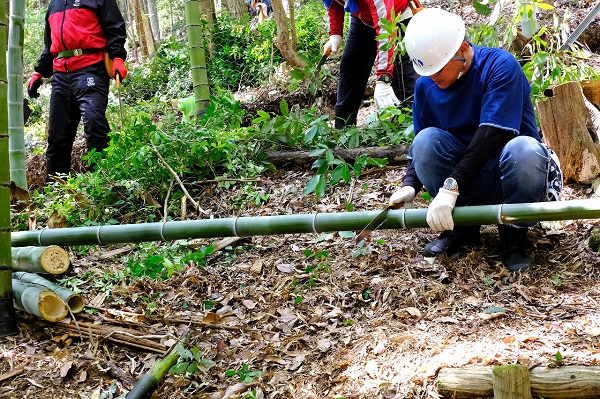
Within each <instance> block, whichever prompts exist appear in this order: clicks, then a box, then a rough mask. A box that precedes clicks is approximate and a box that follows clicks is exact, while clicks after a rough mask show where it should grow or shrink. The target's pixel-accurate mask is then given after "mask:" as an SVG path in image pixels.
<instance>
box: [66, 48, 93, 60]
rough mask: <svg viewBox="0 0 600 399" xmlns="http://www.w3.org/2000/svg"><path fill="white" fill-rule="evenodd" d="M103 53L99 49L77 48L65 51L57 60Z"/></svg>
mask: <svg viewBox="0 0 600 399" xmlns="http://www.w3.org/2000/svg"><path fill="white" fill-rule="evenodd" d="M101 51H103V50H102V49H99V48H76V49H74V50H64V51H61V52H59V53H58V54H57V55H56V58H68V57H79V56H80V55H84V54H94V53H99V52H101Z"/></svg>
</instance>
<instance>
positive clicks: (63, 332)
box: [0, 1, 600, 399]
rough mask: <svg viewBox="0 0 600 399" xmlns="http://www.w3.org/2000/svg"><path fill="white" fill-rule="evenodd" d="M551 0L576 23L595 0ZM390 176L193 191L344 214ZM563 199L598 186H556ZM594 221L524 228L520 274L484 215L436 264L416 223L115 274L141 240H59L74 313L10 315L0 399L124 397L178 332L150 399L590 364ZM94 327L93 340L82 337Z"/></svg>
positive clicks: (367, 200)
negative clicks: (181, 266)
mask: <svg viewBox="0 0 600 399" xmlns="http://www.w3.org/2000/svg"><path fill="white" fill-rule="evenodd" d="M424 3H425V4H432V3H435V2H424ZM443 3H444V4H446V3H447V2H443ZM454 3H458V4H462V3H470V2H454ZM554 4H555V6H557V5H559V6H564V7H566V8H569V9H572V10H575V11H578V12H579V14H580V16H579V17H577V18H578V19H577V20H581V19H583V16H585V14H586V11H589V10H590V8H591V7H592V6H593V4H592V2H589V1H581V2H569V1H563V2H561V1H554ZM584 6H585V7H584ZM465 7H467V6H465ZM574 21H575V18H574ZM594 24H597V22H594ZM574 25H576V24H575V23H574ZM266 93H268V92H266ZM277 103H278V101H277ZM369 112H370V111H369V108H368V107H366V108H365V109H364V110H362V111H361V115H362V117H364V115H366V114H368V113H369ZM78 151H83V150H78ZM77 159H78V157H77V156H76V157H75V165H79V164H77V162H78V161H77ZM43 167H44V166H43V157H41V156H37V157H33V158H31V159H30V160H29V169H30V182H32V178H33V179H35V178H36V177H35V176H38V177H37V179H38V181H39V179H40V177H39V176H43V172H42V171H43ZM404 172H405V167H404V166H403V165H400V166H391V167H386V168H381V169H375V170H372V171H369V172H368V173H366V174H364V175H363V176H362V177H361V178H360V179H359V180H357V181H355V182H354V183H352V184H349V185H346V186H343V187H339V188H335V189H331V190H329V191H328V192H327V195H326V196H325V197H324V198H322V199H320V200H317V199H315V198H314V197H312V196H302V194H301V193H302V188H303V186H304V184H305V182H306V181H307V180H308V179H309V178H310V177H311V176H312V173H311V172H310V171H305V170H278V171H276V172H274V173H272V174H270V175H267V176H264V177H262V178H261V179H260V180H259V181H257V182H256V189H257V190H258V192H260V193H263V194H269V201H268V203H267V204H266V205H263V206H255V205H245V206H243V207H242V208H239V209H238V208H235V207H232V205H231V204H232V202H234V198H236V197H237V196H239V195H241V194H243V193H244V192H245V191H244V189H243V187H241V186H240V185H239V184H238V185H235V186H233V187H231V188H229V189H228V190H225V189H222V188H218V187H217V186H213V187H210V189H209V190H207V194H206V195H205V196H204V197H203V198H202V199H198V200H199V201H201V203H200V206H201V207H202V208H203V209H204V210H206V211H209V212H210V214H211V215H212V216H214V217H232V216H266V215H277V214H291V213H314V212H345V211H346V210H345V206H344V204H345V202H346V201H348V202H352V203H353V204H354V205H355V210H357V211H363V210H373V209H377V208H383V207H384V206H385V205H386V203H387V200H388V198H389V195H390V194H391V193H392V192H393V191H394V189H395V188H396V187H397V186H398V185H399V184H400V182H401V180H402V177H403V175H404ZM34 184H35V183H34ZM564 199H565V200H570V199H596V200H598V201H600V193H598V192H594V190H592V188H591V187H589V186H583V185H567V186H566V187H565V191H564ZM416 205H417V206H418V207H426V206H427V205H426V203H425V202H424V201H423V200H418V201H417V204H416ZM597 225H598V221H597V220H576V221H566V222H553V223H541V224H538V225H537V226H535V227H534V228H532V229H531V231H530V232H529V238H530V248H529V249H530V251H531V254H532V256H533V259H534V261H535V267H533V268H532V269H530V270H528V271H526V272H524V273H521V274H509V273H508V272H507V271H506V270H505V268H504V267H503V266H502V263H501V261H500V256H499V240H498V235H497V229H496V226H483V227H482V233H483V234H482V242H481V245H480V246H479V247H477V248H472V249H466V250H463V251H461V252H460V253H459V254H457V255H454V256H451V257H446V256H442V257H438V258H436V259H427V258H424V257H423V256H422V254H421V250H422V247H423V246H424V245H425V244H426V243H427V242H429V241H430V240H432V239H433V238H434V237H435V236H436V234H435V233H434V232H432V231H431V230H429V229H411V230H378V231H375V232H374V233H373V235H372V237H371V238H370V239H369V242H368V244H367V246H365V247H363V248H362V249H360V248H357V247H356V245H355V244H354V240H353V239H352V238H347V237H346V236H345V235H344V234H341V235H340V234H338V233H335V234H322V235H320V234H302V235H301V234H294V235H279V236H257V237H250V238H242V239H239V240H237V241H235V242H233V243H230V245H228V246H226V247H225V248H223V249H221V250H220V251H219V252H217V253H215V254H213V255H210V256H208V258H207V259H206V267H205V268H202V267H197V266H190V267H188V268H186V269H185V270H183V271H181V272H178V273H175V274H174V275H173V276H171V277H170V278H168V279H166V280H161V279H158V280H153V279H149V278H148V279H142V280H136V281H134V282H132V281H129V280H128V279H126V278H122V277H121V278H120V277H118V276H119V275H120V274H119V273H120V272H122V271H123V270H124V268H125V267H126V263H127V261H128V259H130V258H131V257H132V256H133V255H135V253H136V252H137V251H140V250H141V246H138V245H121V246H107V247H92V248H70V249H69V250H70V256H71V259H72V264H73V267H72V270H71V271H70V272H69V273H68V274H67V276H65V277H68V278H69V279H70V282H71V283H72V284H75V285H76V286H77V288H78V289H79V290H81V291H82V294H83V295H84V297H85V298H86V301H87V307H86V310H85V311H84V312H83V313H80V314H78V315H76V316H75V317H74V318H69V319H70V321H68V322H65V323H68V324H69V325H70V326H74V328H72V329H70V330H68V329H67V328H66V327H64V326H62V324H61V323H57V324H52V325H49V324H46V323H42V322H40V321H39V320H36V319H35V318H34V317H31V316H28V315H27V314H25V313H22V312H18V318H19V329H20V333H19V334H18V335H17V336H14V337H9V338H6V339H4V340H3V341H2V342H0V351H1V353H2V356H1V358H0V398H6V399H17V398H18V399H21V398H40V399H41V398H43V399H45V398H53V399H75V398H82V399H88V398H89V399H101V398H102V399H113V398H117V397H124V394H125V393H126V392H128V391H129V390H130V389H131V388H132V387H133V385H134V384H135V382H136V381H137V380H138V379H139V378H140V376H141V375H143V374H144V373H147V372H148V371H149V369H150V368H151V367H152V366H153V364H154V363H155V361H157V360H159V359H160V358H161V357H162V356H163V355H164V353H165V351H167V350H168V349H169V348H171V347H172V346H173V345H174V343H176V342H177V340H178V339H181V338H182V337H183V336H185V335H186V334H187V332H190V333H189V334H188V335H187V336H188V340H187V342H186V347H187V348H188V349H190V350H191V349H192V348H197V352H196V353H195V355H196V360H195V362H196V363H197V364H198V366H199V369H200V370H199V371H198V372H196V373H194V374H191V375H183V374H169V375H167V377H166V378H165V379H164V381H163V382H161V384H160V385H159V387H158V389H157V391H156V397H158V398H170V399H179V398H204V399H223V398H252V397H254V398H302V399H312V398H315V399H321V398H348V399H349V398H356V399H359V398H360V399H366V398H369V399H375V398H382V399H384V398H385V399H388V398H438V397H439V394H438V391H437V383H438V378H439V372H440V370H442V369H445V368H459V367H473V366H492V365H505V364H514V363H519V364H524V365H526V366H528V367H530V368H531V369H535V368H539V367H544V366H550V367H560V366H571V365H578V366H597V363H598V361H600V304H599V302H600V286H599V285H598V279H599V277H600V255H599V254H598V252H597V251H593V250H591V249H590V248H589V247H588V235H589V232H590V230H591V229H592V228H593V227H594V226H597ZM220 241H221V239H214V240H195V241H190V242H187V243H181V242H180V243H169V244H168V245H188V246H190V247H194V248H197V247H198V246H199V245H208V244H216V243H219V242H220ZM311 254H312V256H311ZM98 326H102V327H104V328H105V329H106V330H105V331H104V333H103V335H102V336H98V335H94V336H92V337H89V336H87V335H86V332H87V331H89V330H90V329H91V328H92V327H98ZM133 337H136V339H135V340H133V342H134V343H136V342H137V343H138V344H137V346H134V344H132V339H131V338H133ZM139 342H144V343H145V345H139ZM140 346H142V347H140ZM19 370H21V371H20V372H17V373H16V375H14V376H10V375H9V373H10V372H11V371H19ZM228 371H229V372H228ZM244 377H246V380H245V381H243V380H244ZM248 379H250V381H248ZM595 386H596V387H598V385H597V384H596V385H595ZM596 389H598V388H596ZM590 395H591V396H589V397H598V395H597V394H590Z"/></svg>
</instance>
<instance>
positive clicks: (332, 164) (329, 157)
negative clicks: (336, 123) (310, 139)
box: [302, 149, 387, 198]
mask: <svg viewBox="0 0 600 399" xmlns="http://www.w3.org/2000/svg"><path fill="white" fill-rule="evenodd" d="M321 154H322V156H321V157H319V158H318V159H317V160H316V161H315V162H314V163H313V165H312V168H313V169H316V174H315V176H313V177H312V178H311V179H310V180H309V181H308V182H307V183H306V186H305V187H304V190H303V191H302V194H304V195H308V194H310V193H313V192H314V193H315V195H316V196H317V198H321V197H323V196H324V195H325V190H326V188H327V185H330V186H335V185H337V184H338V183H340V182H341V181H342V180H343V181H344V183H348V182H349V181H350V180H351V179H352V176H353V175H354V178H358V177H360V174H361V173H362V170H363V169H364V168H365V167H366V166H367V165H372V166H376V167H382V166H385V165H386V164H387V159H382V158H372V157H369V156H367V155H361V156H359V157H357V158H356V159H355V161H354V165H352V166H350V164H348V163H347V162H346V161H345V160H344V159H343V158H342V157H340V156H337V157H336V156H334V155H333V152H332V151H331V150H330V149H319V150H316V151H313V152H312V153H311V154H310V156H311V157H314V156H318V155H321Z"/></svg>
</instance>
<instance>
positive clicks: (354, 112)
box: [334, 105, 358, 129]
mask: <svg viewBox="0 0 600 399" xmlns="http://www.w3.org/2000/svg"><path fill="white" fill-rule="evenodd" d="M357 116H358V107H348V106H345V105H336V106H335V122H334V124H335V128H336V129H343V128H345V127H346V126H351V125H356V118H357Z"/></svg>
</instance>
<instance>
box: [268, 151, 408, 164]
mask: <svg viewBox="0 0 600 399" xmlns="http://www.w3.org/2000/svg"><path fill="white" fill-rule="evenodd" d="M363 154H367V155H369V156H370V157H372V158H387V159H388V163H389V164H390V165H398V164H400V163H402V162H405V161H406V160H407V159H408V147H407V146H403V145H398V146H390V147H362V148H349V149H334V150H333V155H336V156H340V157H342V158H344V160H345V161H346V162H353V161H354V160H355V159H356V157H358V156H360V155H363ZM267 158H268V160H269V162H271V163H272V164H273V165H275V166H291V167H298V168H308V167H310V166H311V165H312V163H313V162H314V161H315V160H316V159H317V158H318V156H311V155H310V152H309V151H273V152H269V153H267Z"/></svg>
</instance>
